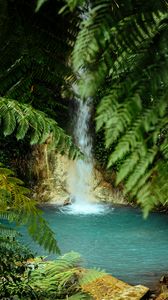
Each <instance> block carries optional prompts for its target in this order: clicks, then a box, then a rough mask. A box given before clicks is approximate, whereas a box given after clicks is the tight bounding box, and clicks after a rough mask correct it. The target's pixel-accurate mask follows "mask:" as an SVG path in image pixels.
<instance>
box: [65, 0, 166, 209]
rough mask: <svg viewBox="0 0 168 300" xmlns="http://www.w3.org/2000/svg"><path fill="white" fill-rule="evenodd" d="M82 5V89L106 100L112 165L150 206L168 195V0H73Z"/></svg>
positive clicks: (76, 64) (77, 53)
mask: <svg viewBox="0 0 168 300" xmlns="http://www.w3.org/2000/svg"><path fill="white" fill-rule="evenodd" d="M78 5H79V8H80V9H81V10H82V12H83V15H82V14H81V15H82V21H81V25H80V31H79V33H78V36H77V38H76V42H75V46H74V49H73V53H72V65H73V70H74V72H75V74H76V73H80V79H79V82H78V86H79V93H80V96H81V98H83V99H86V98H87V97H93V98H95V99H97V101H98V102H99V104H98V107H97V113H96V130H97V131H98V132H99V131H102V130H103V131H104V138H105V147H106V148H107V150H108V149H110V151H111V153H110V155H109V159H108V168H114V169H115V170H116V171H117V176H116V184H119V183H120V182H121V181H122V182H124V186H125V192H126V193H129V195H130V196H131V197H132V198H133V199H134V198H135V199H137V201H138V203H140V204H141V206H142V207H143V209H144V212H145V214H147V213H148V212H149V210H151V209H152V208H153V207H154V206H155V205H158V204H166V203H167V200H168V199H167V178H168V169H167V157H168V156H167V149H168V144H167V82H168V81H167V79H168V71H167V70H168V68H167V67H168V56H167V46H168V45H167V33H168V27H167V18H168V10H167V2H166V1H157V2H156V1H152V0H151V1H148V2H145V1H143V0H141V1H124V0H123V1H110V0H107V1H104V0H97V1H89V4H88V2H87V1H71V0H70V1H67V6H66V7H65V9H67V7H69V8H70V10H71V11H73V10H74V9H75V7H76V6H78ZM81 70H82V71H81ZM161 183H162V184H161Z"/></svg>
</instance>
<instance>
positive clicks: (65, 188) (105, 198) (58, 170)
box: [34, 145, 128, 205]
mask: <svg viewBox="0 0 168 300" xmlns="http://www.w3.org/2000/svg"><path fill="white" fill-rule="evenodd" d="M40 147H41V148H40V150H39V149H38V151H36V154H37V158H36V161H37V166H36V164H34V168H35V170H36V172H37V173H38V181H39V184H38V186H37V187H36V189H35V190H36V191H35V194H34V197H35V198H37V199H39V201H40V202H51V203H56V204H58V205H64V204H66V203H68V204H69V201H70V196H71V195H70V194H71V192H70V188H69V184H68V182H69V181H70V179H71V178H72V177H73V172H75V163H74V161H72V160H69V158H68V157H67V156H66V155H61V154H59V153H56V154H55V153H53V154H52V155H49V157H47V156H46V149H45V147H46V145H45V146H40ZM39 153H40V154H39ZM38 155H39V157H38ZM91 186H92V193H93V196H94V199H96V202H106V203H113V204H128V203H127V201H126V199H125V198H124V196H123V195H122V193H121V191H119V190H116V189H113V188H112V185H111V184H110V183H109V182H108V181H106V180H105V179H104V176H103V173H102V172H101V171H99V170H97V169H96V168H95V169H94V172H93V178H92V183H91Z"/></svg>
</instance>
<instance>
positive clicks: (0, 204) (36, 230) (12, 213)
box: [0, 167, 60, 253]
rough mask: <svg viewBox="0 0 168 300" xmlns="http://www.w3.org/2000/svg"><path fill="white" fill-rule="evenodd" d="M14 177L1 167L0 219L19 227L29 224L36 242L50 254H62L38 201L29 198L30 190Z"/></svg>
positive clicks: (29, 229) (30, 231)
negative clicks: (38, 205)
mask: <svg viewBox="0 0 168 300" xmlns="http://www.w3.org/2000/svg"><path fill="white" fill-rule="evenodd" d="M13 175H14V174H13V172H12V171H11V170H9V169H7V168H2V167H0V218H1V219H3V220H8V221H10V222H15V223H16V224H18V225H19V224H20V225H22V224H27V226H28V231H29V233H30V235H31V237H32V238H33V239H34V240H35V241H36V242H38V243H39V244H40V245H41V246H43V247H44V248H45V249H46V250H48V251H49V252H55V253H56V252H57V253H60V250H59V248H58V245H57V242H56V240H55V237H54V233H53V231H52V230H51V229H50V227H49V226H48V224H47V222H46V221H45V220H44V219H43V218H42V216H41V212H40V210H39V209H38V208H37V206H36V205H37V203H36V201H35V200H34V199H31V198H30V197H29V194H30V190H29V189H27V188H26V187H24V186H23V181H22V180H20V179H18V178H16V177H14V176H13ZM8 231H9V230H8Z"/></svg>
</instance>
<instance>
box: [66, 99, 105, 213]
mask: <svg viewBox="0 0 168 300" xmlns="http://www.w3.org/2000/svg"><path fill="white" fill-rule="evenodd" d="M76 101H77V107H78V109H77V114H76V120H75V122H74V123H75V125H74V127H75V128H74V138H75V140H76V144H77V145H78V147H79V148H80V150H81V151H82V152H83V154H84V159H78V160H76V161H75V162H74V164H73V167H72V168H71V170H70V174H69V180H68V185H69V191H70V194H71V201H72V205H71V206H70V207H68V211H69V212H70V213H74V214H75V213H82V214H88V213H102V212H103V211H104V206H103V205H101V204H97V203H96V199H95V197H94V194H93V178H94V174H93V156H92V138H91V134H90V130H89V123H90V118H91V109H92V101H91V99H88V100H87V101H85V102H83V101H81V100H78V99H77V100H76Z"/></svg>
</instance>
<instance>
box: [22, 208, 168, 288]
mask: <svg viewBox="0 0 168 300" xmlns="http://www.w3.org/2000/svg"><path fill="white" fill-rule="evenodd" d="M43 211H44V216H45V218H46V220H48V222H49V223H50V225H51V228H52V229H53V231H54V232H55V233H56V238H57V241H58V244H59V246H60V248H61V251H62V253H65V252H68V251H71V250H74V251H77V252H79V253H80V254H81V255H82V257H83V259H84V265H85V266H86V267H96V268H101V269H104V270H106V271H107V272H109V273H110V274H112V275H114V276H116V277H118V278H120V279H122V280H124V281H126V282H128V283H131V284H145V285H148V286H150V287H151V286H152V285H153V284H155V283H156V281H158V280H159V278H160V276H161V274H163V273H165V272H166V271H168V215H164V214H160V213H152V214H150V216H149V218H148V219H147V220H143V218H142V214H141V212H140V211H139V210H137V209H133V208H129V207H116V208H115V209H114V210H108V211H106V213H104V214H99V215H94V214H93V215H71V214H66V213H62V212H59V211H58V210H57V209H56V208H55V207H54V206H48V207H45V208H43ZM27 241H28V240H27ZM31 245H32V246H33V248H34V249H35V250H36V251H39V253H42V254H45V252H44V250H42V249H39V247H38V246H35V245H34V244H33V243H31ZM51 257H52V256H50V258H51Z"/></svg>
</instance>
